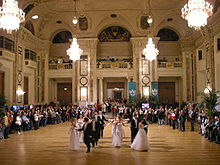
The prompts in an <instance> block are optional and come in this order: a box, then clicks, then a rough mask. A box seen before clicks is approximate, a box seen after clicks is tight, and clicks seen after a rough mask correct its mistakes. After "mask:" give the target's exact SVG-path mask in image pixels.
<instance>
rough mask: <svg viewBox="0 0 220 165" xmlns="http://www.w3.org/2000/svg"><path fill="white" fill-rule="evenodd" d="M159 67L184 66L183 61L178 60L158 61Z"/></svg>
mask: <svg viewBox="0 0 220 165" xmlns="http://www.w3.org/2000/svg"><path fill="white" fill-rule="evenodd" d="M157 66H158V68H169V69H172V68H182V61H178V62H158V65H157Z"/></svg>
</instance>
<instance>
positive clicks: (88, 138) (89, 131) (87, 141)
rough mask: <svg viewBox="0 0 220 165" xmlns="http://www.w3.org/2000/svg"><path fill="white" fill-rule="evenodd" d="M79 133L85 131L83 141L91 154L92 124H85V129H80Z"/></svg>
mask: <svg viewBox="0 0 220 165" xmlns="http://www.w3.org/2000/svg"><path fill="white" fill-rule="evenodd" d="M79 131H83V133H84V137H83V141H84V143H85V144H86V146H87V152H90V143H92V124H91V123H89V122H87V123H85V124H84V125H83V128H82V129H79Z"/></svg>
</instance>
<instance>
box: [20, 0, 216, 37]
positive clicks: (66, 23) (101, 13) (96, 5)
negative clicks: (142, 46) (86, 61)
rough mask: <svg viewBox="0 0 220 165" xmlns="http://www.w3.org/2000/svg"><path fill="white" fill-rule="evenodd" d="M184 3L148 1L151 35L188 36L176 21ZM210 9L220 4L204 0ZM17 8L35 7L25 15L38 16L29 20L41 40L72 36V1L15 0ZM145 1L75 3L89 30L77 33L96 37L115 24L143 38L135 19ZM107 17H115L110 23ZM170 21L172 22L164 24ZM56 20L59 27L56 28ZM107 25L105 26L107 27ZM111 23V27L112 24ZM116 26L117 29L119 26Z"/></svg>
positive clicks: (80, 0) (182, 24) (183, 23)
mask: <svg viewBox="0 0 220 165" xmlns="http://www.w3.org/2000/svg"><path fill="white" fill-rule="evenodd" d="M187 1H188V0H151V9H152V15H153V17H154V25H153V30H154V33H155V32H156V31H158V30H159V28H163V27H164V26H166V27H173V28H178V29H176V31H178V32H179V33H180V34H182V36H184V35H185V34H186V33H187V35H189V31H190V29H189V28H188V27H187V24H186V21H184V20H183V19H182V18H181V17H180V10H181V8H182V7H183V6H184V4H186V3H187ZM207 1H208V2H210V3H211V4H212V5H213V6H214V5H219V2H220V0H207ZM18 2H19V6H20V7H21V8H23V9H24V8H25V7H27V6H28V5H29V4H34V5H35V7H34V8H33V9H32V10H31V11H30V12H29V13H28V15H27V17H26V20H29V19H31V16H33V15H35V14H37V15H39V19H38V20H32V22H33V24H34V28H35V34H36V35H37V36H38V37H40V38H42V39H48V40H49V39H50V38H51V35H52V34H54V32H55V31H59V29H66V30H69V31H71V32H74V27H73V24H72V18H73V16H74V12H73V9H74V1H73V0H18ZM146 2H147V1H146V0H77V11H78V14H79V15H80V14H84V15H85V16H87V17H88V20H89V28H88V30H87V31H83V32H80V31H79V32H78V33H79V34H80V35H81V36H83V37H86V36H87V37H97V29H102V28H103V27H100V26H103V25H108V24H109V26H111V25H114V26H117V22H120V24H121V25H122V24H124V25H127V26H128V27H131V29H133V34H132V36H146V35H147V33H148V32H147V31H146V30H142V29H141V28H140V25H139V21H138V19H139V17H140V16H141V15H143V13H144V12H145V11H146V10H145V9H148V5H147V3H146ZM111 14H117V15H118V17H117V18H115V19H113V18H111V17H110V15H111ZM168 18H173V21H172V22H167V19H168ZM58 20H60V21H62V24H59V25H58V24H56V22H57V21H58ZM108 22H109V23H108ZM114 22H115V23H114ZM119 26H120V25H119Z"/></svg>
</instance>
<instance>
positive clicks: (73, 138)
mask: <svg viewBox="0 0 220 165" xmlns="http://www.w3.org/2000/svg"><path fill="white" fill-rule="evenodd" d="M69 133H70V146H69V147H70V149H71V150H78V149H79V148H80V144H79V136H78V131H77V130H76V129H75V127H71V128H70V131H69Z"/></svg>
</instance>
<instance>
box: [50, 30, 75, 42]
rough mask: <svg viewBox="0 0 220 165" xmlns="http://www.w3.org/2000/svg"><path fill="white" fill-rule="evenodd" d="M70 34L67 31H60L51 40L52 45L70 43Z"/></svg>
mask: <svg viewBox="0 0 220 165" xmlns="http://www.w3.org/2000/svg"><path fill="white" fill-rule="evenodd" d="M71 38H72V34H71V32H69V31H61V32H59V33H57V34H56V35H55V36H54V38H53V44H60V43H70V39H71Z"/></svg>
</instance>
